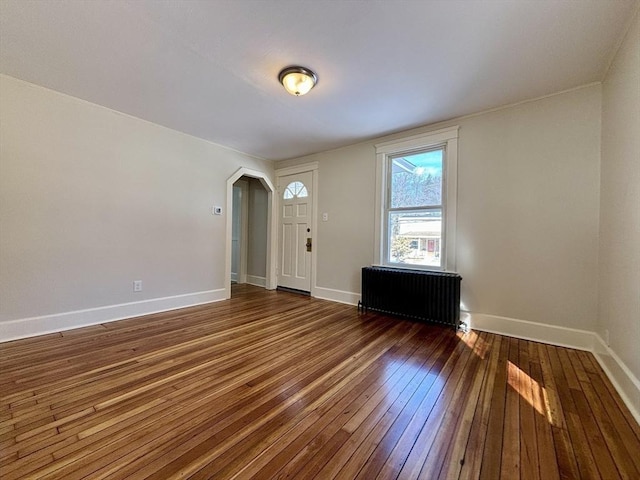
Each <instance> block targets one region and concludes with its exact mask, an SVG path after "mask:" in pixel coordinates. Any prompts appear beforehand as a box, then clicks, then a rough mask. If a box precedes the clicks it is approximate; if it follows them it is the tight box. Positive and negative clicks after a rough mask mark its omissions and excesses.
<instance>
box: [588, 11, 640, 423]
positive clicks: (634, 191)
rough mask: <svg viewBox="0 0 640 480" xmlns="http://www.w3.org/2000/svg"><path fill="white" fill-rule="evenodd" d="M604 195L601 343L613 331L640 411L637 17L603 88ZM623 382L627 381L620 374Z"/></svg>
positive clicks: (639, 43)
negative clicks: (630, 378) (607, 333)
mask: <svg viewBox="0 0 640 480" xmlns="http://www.w3.org/2000/svg"><path fill="white" fill-rule="evenodd" d="M600 192H601V193H600V195H601V203H600V292H599V293H600V297H599V299H600V304H599V315H598V327H597V328H598V333H599V334H600V335H601V337H602V338H606V335H605V330H608V331H609V335H610V345H611V351H610V352H607V353H610V354H613V355H617V357H618V358H619V360H620V361H621V362H622V363H623V364H624V365H626V367H627V368H628V369H629V371H630V373H631V375H632V376H633V377H635V389H634V387H633V386H632V385H629V388H628V389H627V390H628V391H629V392H630V393H629V395H630V396H631V397H632V399H633V400H632V401H633V402H635V408H636V409H637V411H638V412H640V382H639V381H638V379H640V354H638V352H639V351H640V350H639V349H640V24H639V20H638V13H637V12H636V16H635V19H634V20H633V23H632V25H631V28H630V30H629V31H628V33H627V35H626V38H625V40H624V42H623V43H622V45H621V47H620V49H619V50H618V52H617V54H616V56H615V59H614V61H613V63H612V65H611V67H610V69H609V72H608V73H607V76H606V78H605V81H604V83H603V88H602V172H601V184H600ZM603 359H604V361H605V362H606V363H607V364H608V365H609V368H611V369H612V370H614V371H615V364H614V363H611V360H612V359H611V358H608V355H604V356H603ZM627 374H628V372H627ZM620 378H621V379H622V378H624V377H623V376H622V375H620ZM620 383H623V380H620ZM627 383H628V382H627ZM631 383H633V381H632V382H631ZM623 386H624V385H623ZM631 392H634V393H631Z"/></svg>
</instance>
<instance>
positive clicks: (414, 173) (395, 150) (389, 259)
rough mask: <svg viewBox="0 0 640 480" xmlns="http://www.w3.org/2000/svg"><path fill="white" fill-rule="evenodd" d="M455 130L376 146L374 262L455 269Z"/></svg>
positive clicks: (401, 265)
mask: <svg viewBox="0 0 640 480" xmlns="http://www.w3.org/2000/svg"><path fill="white" fill-rule="evenodd" d="M457 138H458V129H457V127H454V128H449V129H445V130H438V131H436V132H432V133H428V134H424V135H417V136H413V137H409V138H404V139H400V140H396V141H392V142H385V143H383V144H378V145H376V153H377V157H378V185H379V191H378V198H377V201H376V204H377V206H378V214H377V226H376V256H377V257H378V258H376V263H378V264H383V265H389V266H397V267H406V268H423V269H431V270H448V271H455V214H456V183H457V181H456V174H457Z"/></svg>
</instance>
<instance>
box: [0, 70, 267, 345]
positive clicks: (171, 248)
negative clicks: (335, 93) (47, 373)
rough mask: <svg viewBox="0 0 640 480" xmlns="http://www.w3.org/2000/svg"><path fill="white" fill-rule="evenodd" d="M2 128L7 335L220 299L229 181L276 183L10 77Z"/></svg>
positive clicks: (232, 155)
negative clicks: (63, 316) (127, 310)
mask: <svg viewBox="0 0 640 480" xmlns="http://www.w3.org/2000/svg"><path fill="white" fill-rule="evenodd" d="M0 125H1V134H0V173H1V174H0V195H1V197H0V228H1V232H0V272H1V273H0V294H1V298H0V300H1V301H0V305H1V306H0V322H5V323H4V324H2V323H0V328H5V330H6V329H7V328H9V326H8V325H9V323H6V322H10V321H14V320H18V319H24V318H28V317H37V316H43V315H51V314H58V313H63V312H70V311H76V310H82V309H93V308H96V307H103V306H111V305H117V304H126V303H129V302H139V301H142V300H150V299H157V298H165V297H173V296H176V295H187V296H188V295H190V294H193V293H197V292H208V293H209V294H208V295H205V296H204V297H198V298H205V299H212V298H215V297H216V292H220V291H221V289H223V288H224V274H225V272H224V269H225V258H224V255H225V248H224V242H225V215H222V216H214V215H212V214H211V208H212V206H213V205H220V206H222V207H224V208H225V210H224V214H226V205H225V201H226V180H227V178H228V177H230V176H231V175H232V174H233V173H234V172H235V171H236V170H237V169H238V168H239V167H241V166H243V167H248V168H251V169H255V170H259V171H263V172H265V173H266V174H267V175H268V176H269V177H272V176H273V165H272V163H271V162H267V161H263V160H259V159H256V158H253V157H250V156H248V155H245V154H242V153H239V152H236V151H233V150H230V149H227V148H224V147H221V146H219V145H215V144H212V143H210V142H207V141H204V140H200V139H197V138H195V137H191V136H189V135H185V134H182V133H179V132H176V131H172V130H169V129H167V128H164V127H160V126H158V125H155V124H152V123H149V122H146V121H142V120H139V119H136V118H133V117H129V116H127V115H123V114H120V113H118V112H114V111H112V110H109V109H106V108H103V107H100V106H97V105H94V104H90V103H87V102H84V101H82V100H78V99H76V98H73V97H69V96H66V95H62V94H59V93H56V92H53V91H51V90H47V89H45V88H41V87H38V86H35V85H32V84H28V83H25V82H22V81H19V80H16V79H13V78H11V77H7V76H0ZM133 280H142V281H143V291H142V292H140V293H133V291H132V281H133ZM212 292H213V293H212ZM188 300H189V299H188V298H187V299H185V300H184V301H188ZM149 308H152V307H151V306H149ZM61 321H62V320H61ZM11 325H12V326H11V328H12V329H13V330H12V332H14V333H15V331H16V328H18V329H19V327H16V322H13V323H12V324H11ZM25 325H26V324H25ZM48 326H51V327H52V329H53V330H55V325H52V324H51V322H40V327H41V330H40V331H42V329H46V328H47V327H48ZM58 326H60V328H63V327H65V325H62V323H60V324H59V325H58ZM14 327H15V328H14ZM68 327H69V325H66V327H65V328H68ZM25 328H27V327H26V326H25ZM27 330H28V328H27ZM5 333H6V332H5ZM25 333H28V332H26V330H25Z"/></svg>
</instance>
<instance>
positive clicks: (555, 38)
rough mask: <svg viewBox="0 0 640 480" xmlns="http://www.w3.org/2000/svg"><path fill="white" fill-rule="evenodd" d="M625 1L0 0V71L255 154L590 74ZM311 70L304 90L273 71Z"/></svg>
mask: <svg viewBox="0 0 640 480" xmlns="http://www.w3.org/2000/svg"><path fill="white" fill-rule="evenodd" d="M637 7H638V1H637V0H579V1H578V0H573V1H570V0H501V1H498V0H475V1H474V0H467V1H456V0H441V1H436V0H422V1H419V0H413V1H411V0H382V1H375V0H351V1H346V0H345V1H339V0H262V1H261V0H252V1H249V0H231V1H229V0H168V1H162V0H115V1H103V0H96V1H89V0H80V1H78V0H63V1H53V0H51V1H38V2H36V1H29V2H28V1H26V0H0V72H2V73H5V74H7V75H10V76H12V77H16V78H20V79H23V80H26V81H28V82H32V83H35V84H38V85H42V86H45V87H48V88H51V89H53V90H57V91H60V92H63V93H67V94H69V95H72V96H74V97H78V98H82V99H85V100H88V101H90V102H94V103H97V104H100V105H104V106H106V107H109V108H112V109H114V110H118V111H120V112H125V113H128V114H130V115H133V116H136V117H139V118H143V119H146V120H149V121H152V122H154V123H157V124H160V125H164V126H167V127H169V128H172V129H175V130H179V131H182V132H186V133H189V134H192V135H195V136H197V137H201V138H204V139H208V140H211V141H213V142H216V143H219V144H222V145H225V146H228V147H231V148H234V149H237V150H240V151H242V152H245V153H249V154H252V155H256V156H259V157H263V158H267V159H284V158H290V157H296V156H301V155H304V154H308V153H313V152H318V151H323V150H328V149H330V148H335V147H338V146H342V145H347V144H350V143H354V142H356V141H359V140H362V139H365V138H371V137H376V136H380V135H383V134H387V133H391V132H395V131H399V130H405V129H408V128H411V127H415V126H419V125H425V124H429V123H433V122H437V121H440V120H446V119H449V118H453V117H457V116H460V115H465V114H469V113H473V112H478V111H482V110H486V109H489V108H493V107H496V106H500V105H506V104H510V103H514V102H518V101H521V100H525V99H529V98H535V97H539V96H542V95H546V94H550V93H555V92H558V91H562V90H565V89H569V88H572V87H576V86H579V85H584V84H587V83H590V82H596V81H600V80H602V78H603V75H604V73H605V71H606V69H607V66H608V64H609V61H610V60H611V57H612V55H613V53H614V50H615V47H616V45H617V44H618V42H619V41H620V39H621V37H622V35H623V33H624V29H625V27H626V26H627V24H628V19H629V18H630V17H631V15H632V14H633V12H634V11H635V9H636V8H637ZM291 64H300V65H303V66H307V67H310V68H312V69H313V70H315V71H316V72H317V74H318V77H319V82H318V85H317V86H316V88H315V89H313V90H312V91H311V92H310V93H309V94H308V95H306V96H305V97H299V98H298V97H292V96H290V95H289V94H287V93H286V92H285V91H284V89H283V88H282V87H281V86H280V84H279V83H278V80H277V76H278V72H279V71H280V70H281V69H282V68H283V67H285V66H288V65H291Z"/></svg>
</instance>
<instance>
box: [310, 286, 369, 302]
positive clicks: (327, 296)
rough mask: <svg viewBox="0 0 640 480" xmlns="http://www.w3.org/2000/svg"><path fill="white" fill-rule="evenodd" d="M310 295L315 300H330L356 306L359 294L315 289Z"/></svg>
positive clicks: (330, 289) (320, 288)
mask: <svg viewBox="0 0 640 480" xmlns="http://www.w3.org/2000/svg"><path fill="white" fill-rule="evenodd" d="M311 294H312V295H313V296H314V297H316V298H321V299H323V300H331V301H332V302H338V303H346V304H347V305H358V302H359V301H360V294H359V293H354V292H345V291H344V290H334V289H333V288H324V287H315V288H314V289H313V290H312V292H311Z"/></svg>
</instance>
